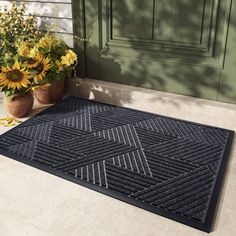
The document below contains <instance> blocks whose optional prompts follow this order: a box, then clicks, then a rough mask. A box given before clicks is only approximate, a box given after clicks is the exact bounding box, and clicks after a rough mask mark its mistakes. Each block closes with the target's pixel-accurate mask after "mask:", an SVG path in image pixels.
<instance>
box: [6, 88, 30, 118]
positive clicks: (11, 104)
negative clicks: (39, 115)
mask: <svg viewBox="0 0 236 236" xmlns="http://www.w3.org/2000/svg"><path fill="white" fill-rule="evenodd" d="M33 104H34V97H33V95H32V93H26V94H24V95H16V96H14V97H13V98H12V100H10V99H9V98H8V97H6V96H5V97H4V105H5V107H6V108H7V110H8V111H9V113H10V114H11V115H12V116H14V117H15V118H22V117H26V116H27V115H28V114H29V113H30V111H31V110H32V107H33Z"/></svg>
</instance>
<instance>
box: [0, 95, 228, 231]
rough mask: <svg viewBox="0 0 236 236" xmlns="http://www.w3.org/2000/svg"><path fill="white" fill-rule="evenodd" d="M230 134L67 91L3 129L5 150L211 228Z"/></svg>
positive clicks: (17, 157)
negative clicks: (58, 99) (68, 94)
mask: <svg viewBox="0 0 236 236" xmlns="http://www.w3.org/2000/svg"><path fill="white" fill-rule="evenodd" d="M232 137H233V132H232V131H229V130H225V129H220V128H215V127H210V126H206V125H201V124H196V123H192V122H186V121H182V120H178V119H173V118H169V117H163V116H159V115H156V114H151V113H146V112H141V111H137V110H132V109H127V108H121V107H117V106H113V105H108V104H103V103H98V102H94V101H89V100H85V99H81V98H76V97H68V98H66V99H65V100H63V101H61V102H59V103H58V104H56V105H54V106H52V107H51V108H49V109H47V110H45V111H43V112H41V113H40V114H38V115H36V116H34V117H33V118H31V119H29V120H27V121H26V122H24V123H22V124H20V125H19V126H17V127H16V128H14V129H12V130H10V131H9V132H7V133H5V134H3V135H2V136H0V153H1V154H3V155H5V156H8V157H10V158H13V159H15V160H18V161H21V162H24V163H27V164H29V165H31V166H34V167H37V168H39V169H42V170H45V171H47V172H50V173H52V174H55V175H58V176H60V177H63V178H65V179H68V180H71V181H73V182H76V183H78V184H81V185H84V186H86V187H89V188H91V189H94V190H97V191H99V192H102V193H105V194H107V195H109V196H113V197H115V198H118V199H120V200H122V201H125V202H128V203H131V204H133V205H136V206H139V207H141V208H144V209H146V210H149V211H152V212H154V213H157V214H160V215H162V216H166V217H168V218H171V219H173V220H176V221H179V222H182V223H185V224H187V225H190V226H193V227H195V228H198V229H200V230H204V231H207V232H209V231H210V229H211V224H212V219H213V215H214V211H215V208H216V202H217V198H218V195H219V191H220V187H221V183H222V180H223V174H224V171H225V167H226V163H227V159H228V156H229V149H230V145H231V141H232Z"/></svg>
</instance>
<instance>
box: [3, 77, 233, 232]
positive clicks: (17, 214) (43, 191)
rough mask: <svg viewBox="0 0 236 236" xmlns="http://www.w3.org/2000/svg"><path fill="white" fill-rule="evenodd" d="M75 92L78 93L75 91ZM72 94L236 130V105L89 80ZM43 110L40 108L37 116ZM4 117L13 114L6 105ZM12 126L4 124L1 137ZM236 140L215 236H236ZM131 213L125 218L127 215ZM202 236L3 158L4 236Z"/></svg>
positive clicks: (221, 199)
mask: <svg viewBox="0 0 236 236" xmlns="http://www.w3.org/2000/svg"><path fill="white" fill-rule="evenodd" d="M72 88H73V89H72ZM69 90H70V94H72V95H73V94H74V95H75V94H78V95H80V96H82V97H86V98H88V97H90V98H95V99H96V100H98V101H103V102H104V101H105V102H108V103H113V104H116V105H121V106H125V107H131V108H135V109H139V110H144V111H149V112H153V113H157V114H161V115H167V116H171V117H176V118H181V119H185V120H189V121H194V122H199V123H203V124H209V125H213V126H218V127H222V128H227V129H232V130H236V105H230V104H224V103H218V102H213V101H207V100H203V99H197V98H190V97H186V96H182V95H174V94H169V93H163V92H157V91H152V90H147V89H141V88H135V87H131V86H125V85H116V84H113V83H107V82H101V81H96V80H86V81H84V82H82V84H81V86H80V88H79V89H74V87H72V85H69ZM41 109H42V108H41V107H40V106H39V105H37V104H35V110H34V112H38V111H39V110H41ZM0 114H1V117H2V116H4V115H7V112H6V110H5V109H4V107H3V104H2V102H0ZM8 129H9V128H6V127H2V126H0V134H2V133H4V132H6V131H7V130H8ZM235 196H236V138H235V139H234V142H233V148H232V152H231V156H230V161H229V165H228V169H227V172H226V178H225V182H224V186H223V189H222V195H221V197H220V203H219V208H218V212H217V216H216V222H215V226H214V228H213V232H212V233H211V235H212V236H218V235H219V236H221V235H224V236H233V235H236V227H235V219H236V197H235ZM124 212H125V214H124ZM12 235H19V236H21V235H22V236H25V235H34V236H44V235H48V236H54V235H55V236H60V235H61V236H64V235H66V236H70V235H71V236H72V235H73V236H74V235H79V236H98V235H99V236H100V235H101V236H123V235H124V236H126V235H135V236H154V235H159V236H174V235H181V236H185V235H186V236H189V235H191V236H201V235H205V233H204V232H201V231H199V230H196V229H193V228H191V227H188V226H186V225H183V224H180V223H177V222H175V221H172V220H169V219H166V218H164V217H161V216H158V215H155V214H153V213H150V212H148V211H145V210H142V209H140V208H137V207H134V206H131V205H129V204H126V203H123V202H121V201H118V200H115V199H113V198H110V197H108V196H105V195H103V194H100V193H97V192H95V191H92V190H90V189H87V188H84V187H82V186H79V185H77V184H73V183H71V182H69V181H66V180H64V179H61V178H58V177H56V176H53V175H50V174H48V173H46V172H43V171H40V170H38V169H34V168H32V167H30V166H27V165H24V164H22V163H19V162H16V161H13V160H11V159H8V158H6V157H3V156H1V155H0V236H12Z"/></svg>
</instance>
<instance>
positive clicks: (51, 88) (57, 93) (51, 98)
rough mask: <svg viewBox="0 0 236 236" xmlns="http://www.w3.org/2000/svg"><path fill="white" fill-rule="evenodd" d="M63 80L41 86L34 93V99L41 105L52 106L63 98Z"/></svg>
mask: <svg viewBox="0 0 236 236" xmlns="http://www.w3.org/2000/svg"><path fill="white" fill-rule="evenodd" d="M64 90H65V79H63V80H54V81H53V82H52V83H51V84H50V85H47V86H42V87H40V88H38V89H36V90H35V91H34V94H35V97H36V99H37V100H38V101H39V102H40V103H42V104H52V103H56V102H58V101H59V100H61V99H62V98H63V96H64Z"/></svg>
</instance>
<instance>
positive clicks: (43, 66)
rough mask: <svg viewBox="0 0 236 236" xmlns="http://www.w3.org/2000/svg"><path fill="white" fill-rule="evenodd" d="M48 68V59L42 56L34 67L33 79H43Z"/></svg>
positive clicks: (49, 66)
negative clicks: (35, 72)
mask: <svg viewBox="0 0 236 236" xmlns="http://www.w3.org/2000/svg"><path fill="white" fill-rule="evenodd" d="M50 68H51V65H50V59H49V58H45V57H43V58H42V60H41V61H40V62H39V64H38V66H37V68H36V70H37V74H36V75H35V79H36V80H37V81H41V80H43V77H44V76H45V75H46V73H47V71H48V70H49V69H50Z"/></svg>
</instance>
